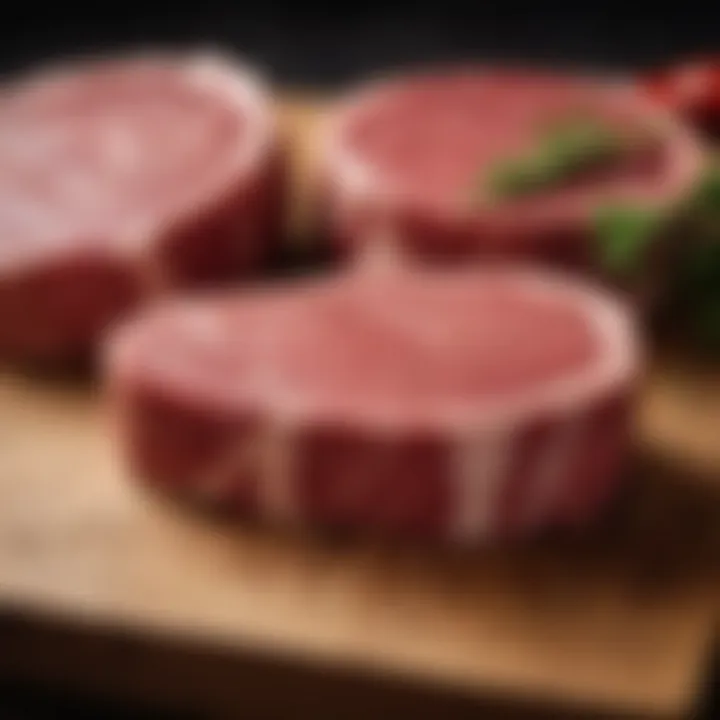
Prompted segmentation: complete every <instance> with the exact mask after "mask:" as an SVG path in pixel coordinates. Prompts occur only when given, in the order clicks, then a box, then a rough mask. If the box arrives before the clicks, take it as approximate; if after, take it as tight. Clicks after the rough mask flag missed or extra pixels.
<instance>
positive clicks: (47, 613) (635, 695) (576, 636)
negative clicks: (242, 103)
mask: <svg viewBox="0 0 720 720" xmlns="http://www.w3.org/2000/svg"><path fill="white" fill-rule="evenodd" d="M284 118H285V119H284V122H285V123H286V126H287V128H288V129H289V130H290V131H291V133H292V134H293V137H294V138H295V145H294V148H295V152H296V160H297V168H298V170H297V171H298V177H305V176H306V172H307V163H308V162H309V158H310V157H311V151H310V150H309V149H308V147H309V146H308V145H307V143H306V141H305V138H307V137H308V128H309V127H310V124H311V123H312V122H313V120H314V109H313V107H312V106H310V105H308V104H301V105H298V104H293V105H291V106H290V108H289V109H286V111H285V116H284ZM298 139H302V140H301V141H298ZM294 222H297V223H300V224H302V223H303V222H307V217H303V216H298V217H296V218H295V219H294ZM719 382H720V373H718V374H716V375H712V374H709V375H708V374H706V375H703V376H701V375H699V374H698V373H697V372H696V371H695V370H694V369H693V368H691V367H690V366H687V365H684V364H683V362H681V361H679V360H677V359H676V358H675V359H673V358H669V359H663V360H662V362H659V363H656V365H655V366H654V369H653V372H652V374H651V377H650V378H649V380H648V387H647V392H646V396H645V402H644V403H643V405H642V408H641V412H640V416H639V419H638V440H639V442H638V445H639V448H640V450H641V452H639V457H640V459H639V460H638V461H637V463H636V466H635V468H634V470H633V473H632V477H631V478H630V482H629V483H628V492H627V496H626V497H625V498H624V499H623V501H622V502H621V503H619V505H618V507H617V508H616V509H615V511H614V512H613V513H611V515H610V516H609V517H608V518H607V521H606V523H604V524H603V526H602V527H601V528H599V529H598V530H597V531H596V532H593V533H592V534H590V535H586V536H584V537H577V538H573V539H567V538H565V539H547V540H544V541H542V542H539V543H538V544H536V545H533V547H531V548H530V547H528V548H515V549H509V550H508V549H506V550H485V551H478V552H464V553H452V552H449V551H441V550H433V549H430V548H419V547H409V546H397V545H396V546H390V545H383V544H381V543H379V542H372V541H359V540H358V541H350V540H344V541H340V540H338V539H334V540H333V539H330V538H323V537H317V536H313V537H311V536H300V535H281V534H277V533H270V532H264V531H262V530H261V529H253V528H247V527H246V528H238V527H232V526H230V525H229V524H228V523H227V522H224V521H221V520H220V519H218V518H211V517H208V516H204V515H201V514H199V513H197V512H194V511H192V510H191V509H189V508H183V507H180V506H178V505H175V504H173V503H172V502H170V501H169V500H167V499H165V498H162V497H159V496H155V495H153V494H151V493H149V492H146V491H144V490H142V489H140V488H139V487H136V486H135V485H134V484H133V483H132V482H129V479H128V478H126V477H124V475H123V473H122V471H121V469H120V465H119V463H118V462H117V461H116V458H115V457H114V454H113V449H112V447H111V446H110V445H109V441H108V439H107V436H106V433H105V422H106V421H105V418H104V417H103V414H102V410H101V406H100V403H99V398H98V393H97V392H96V391H95V389H94V388H92V387H90V386H89V385H88V384H87V383H83V382H75V381H70V380H67V379H65V380H63V379H51V378H47V377H45V378H41V377H29V376H26V375H22V374H19V373H14V372H11V371H7V372H4V373H2V374H0V611H2V617H3V618H4V619H5V621H6V622H5V623H4V624H3V623H0V643H2V642H3V635H2V633H3V632H4V633H6V636H5V637H6V645H5V647H7V648H14V650H12V651H11V654H9V655H8V653H7V652H5V655H4V657H3V659H2V661H0V669H2V670H3V672H9V673H12V672H13V671H17V672H21V673H22V674H32V673H33V672H37V673H38V674H39V675H42V674H43V673H44V672H45V673H50V669H49V668H50V667H51V666H52V667H53V668H54V669H53V670H52V674H55V675H57V676H58V677H61V676H64V675H63V672H65V674H66V675H67V673H70V674H72V672H75V674H76V676H79V677H80V678H82V677H87V678H88V682H90V681H91V680H92V682H93V683H96V684H97V685H98V686H99V687H100V686H104V685H106V684H108V682H109V681H110V680H112V679H114V682H115V683H117V682H118V673H119V672H120V674H121V675H122V672H126V673H127V674H126V675H123V677H124V678H125V679H126V680H127V678H129V677H135V676H136V675H137V672H136V670H135V669H128V668H126V669H125V670H124V671H118V669H117V666H116V665H113V663H114V662H116V661H111V660H107V657H110V655H111V654H110V655H108V656H100V657H105V658H106V662H104V663H103V662H98V661H97V657H98V656H97V655H95V656H93V655H89V656H86V658H85V660H84V662H85V666H84V669H78V668H83V666H82V662H83V661H82V660H81V659H79V658H76V663H75V665H73V663H72V662H70V661H68V662H64V657H63V656H62V655H60V656H53V657H54V658H55V659H54V660H53V659H52V658H51V657H49V656H48V650H47V647H45V646H43V643H42V639H43V637H45V636H47V637H48V638H50V637H51V636H52V633H53V632H57V631H56V630H53V631H52V632H51V631H49V630H47V629H46V628H47V627H48V626H47V623H48V622H50V621H52V623H54V624H59V625H60V626H62V627H63V631H62V632H63V633H66V635H64V636H63V637H66V638H72V637H74V635H73V633H76V634H77V637H80V635H88V634H89V635H91V636H95V635H97V636H98V637H104V638H105V639H104V641H103V642H106V643H109V644H110V645H112V643H113V642H116V641H113V640H112V638H111V637H110V636H106V635H103V633H107V631H108V630H111V631H119V632H121V633H122V634H123V635H124V636H125V637H135V638H138V639H141V640H142V642H144V643H146V644H147V645H148V647H152V646H154V645H160V644H162V643H164V642H167V641H173V642H182V643H185V644H186V646H188V647H194V646H195V644H197V646H198V647H200V646H203V647H206V648H208V647H209V648H212V649H214V650H216V651H218V652H220V651H222V652H223V653H225V654H229V655H230V656H235V655H236V656H238V657H241V656H242V657H243V658H244V663H245V666H244V667H245V668H246V671H245V674H242V673H241V674H240V675H238V674H234V673H226V674H225V675H223V676H222V677H227V682H228V683H229V685H231V686H232V688H234V690H235V694H233V692H231V691H230V689H228V692H227V693H226V696H227V698H230V699H229V700H228V702H231V701H233V702H234V701H236V700H237V697H239V696H242V693H243V688H244V687H245V686H244V685H243V683H244V682H246V683H247V682H251V680H249V679H248V678H253V677H254V678H255V680H252V682H258V681H257V673H256V674H255V675H253V673H252V672H251V671H250V670H249V669H248V668H250V667H256V668H257V667H260V666H261V663H262V662H264V660H263V658H264V659H265V660H267V658H275V659H277V660H278V661H280V660H282V662H284V663H287V665H288V668H290V669H289V670H288V673H289V674H286V675H284V676H283V677H285V680H284V681H283V682H288V683H290V681H289V680H288V677H290V676H291V675H292V669H293V668H295V669H296V670H297V672H300V671H301V669H302V668H305V669H307V668H315V669H316V670H317V671H318V672H323V670H324V669H330V668H334V669H336V670H337V669H339V670H342V672H343V673H345V674H346V675H347V676H349V677H367V678H372V677H375V678H378V679H382V682H383V683H390V684H392V683H395V682H398V683H401V682H402V683H409V684H410V685H411V686H413V687H415V688H416V691H417V692H421V691H422V689H423V688H438V689H442V691H443V692H447V693H451V694H453V693H457V694H462V695H464V696H469V697H472V698H477V699H481V698H485V697H498V698H506V699H509V700H512V701H513V702H520V703H522V702H524V703H531V704H534V705H535V704H537V705H539V706H542V707H558V708H560V707H565V708H584V709H587V710H588V711H589V710H591V709H593V708H594V709H596V710H602V711H603V712H604V713H607V714H612V715H613V716H614V715H616V714H617V716H625V715H626V714H629V713H637V714H639V715H644V716H652V717H661V716H662V717H665V716H667V717H670V716H678V717H679V716H683V715H687V714H689V713H690V712H691V710H692V707H693V702H694V698H695V697H696V694H697V692H698V688H699V684H700V683H701V681H702V679H703V673H704V672H705V669H706V664H707V660H708V652H709V648H710V644H711V641H712V634H713V629H714V625H715V621H716V615H717V609H718V607H720V603H719V602H718V598H719V597H720V595H719V594H718V574H717V571H718V569H719V568H720V565H719V564H718V561H719V560H720V497H719V495H720V487H718V485H717V484H716V481H715V479H714V478H715V477H716V476H718V475H720V473H716V471H718V470H720V447H718V446H719V445H720V442H718V441H719V440H720V437H719V436H718V428H719V427H720V424H718V420H719V419H720V389H719V386H718V383H719ZM20 618H22V623H20V624H19V625H17V624H16V625H12V622H11V621H19V619H20ZM11 626H12V627H14V628H15V630H14V632H15V635H13V634H12V632H10V628H11ZM18 628H21V630H18ZM101 628H103V630H102V632H101V630H100V629H101ZM18 633H19V634H18ZM23 633H25V634H23ZM29 637H32V638H33V642H32V643H30V642H29V641H28V640H27V638H29ZM13 638H14V640H13V641H12V642H11V639H13ZM56 646H57V643H56V644H55V645H54V646H53V647H56ZM48 647H50V646H49V645H48ZM63 647H66V648H67V653H68V655H67V657H68V658H71V657H73V655H72V652H73V641H72V639H69V640H67V639H66V641H65V644H64V645H63ZM148 652H149V650H148ZM2 654H3V653H0V655H2ZM88 657H91V658H92V657H94V658H95V660H88ZM188 657H189V658H195V660H188V663H190V665H189V666H188V667H190V668H194V671H193V670H190V669H187V668H186V670H185V672H187V673H190V674H191V675H192V677H194V678H195V682H194V684H192V687H188V684H187V683H182V682H181V683H173V682H172V681H171V682H168V678H167V669H166V668H165V670H164V671H163V670H161V669H157V668H155V670H153V668H151V667H150V666H145V667H144V674H143V676H142V679H141V680H138V685H137V687H138V688H141V689H142V690H143V692H145V693H146V694H147V695H152V694H153V692H160V690H158V686H160V685H162V684H163V683H164V685H163V687H164V692H165V694H166V695H167V696H168V697H170V696H172V695H173V693H174V694H175V695H176V696H177V697H185V696H187V695H188V693H190V694H192V697H193V701H194V702H196V703H197V704H198V706H202V705H203V703H205V702H207V703H208V704H209V705H212V704H213V702H214V703H216V704H217V702H218V698H219V697H221V696H223V697H225V696H224V695H223V693H222V692H221V691H220V688H219V687H218V683H219V682H220V680H219V679H218V678H219V677H221V675H220V674H218V675H216V676H213V678H212V679H211V678H208V673H207V672H204V673H203V671H202V668H203V667H204V666H203V662H207V659H206V658H205V660H203V657H204V656H201V655H197V654H196V655H193V654H192V653H190V654H189V655H188ZM193 662H195V663H196V664H195V665H192V663H193ZM73 668H75V670H73ZM61 670H62V672H61ZM133 672H134V673H135V674H134V675H133ZM193 673H194V674H193ZM153 678H155V680H156V681H157V682H156V683H155V684H153V683H154V680H153ZM202 678H206V680H207V682H206V684H205V685H204V686H203V685H202ZM76 679H77V677H76ZM110 684H112V683H110ZM123 687H124V692H130V689H129V687H128V686H123ZM203 687H204V688H205V691H204V692H203ZM288 687H290V684H288ZM330 687H331V683H330V682H329V681H328V682H327V683H326V684H325V685H323V684H322V683H319V684H318V686H317V688H318V689H317V692H318V693H319V694H320V695H322V693H323V692H324V690H323V688H325V689H326V690H327V692H328V693H329V692H330V690H329V688H330ZM136 689H137V688H136ZM276 690H277V693H278V694H279V695H281V694H282V687H281V686H278V688H277V689H276ZM288 692H290V691H288ZM348 692H350V691H348ZM193 693H194V694H193ZM232 698H235V700H232ZM359 700H360V698H358V702H359ZM341 702H342V703H345V704H347V703H350V704H352V703H353V700H352V698H348V697H345V696H343V698H342V700H341ZM328 703H329V704H328V705H327V706H323V705H322V703H320V704H319V705H318V707H325V708H326V709H327V710H328V717H337V714H336V713H334V711H333V707H334V706H333V705H332V701H331V700H330V699H329V700H328ZM335 709H336V708H335Z"/></svg>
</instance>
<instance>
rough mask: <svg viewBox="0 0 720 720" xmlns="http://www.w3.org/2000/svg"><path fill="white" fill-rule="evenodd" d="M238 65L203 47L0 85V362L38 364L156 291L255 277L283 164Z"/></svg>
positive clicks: (70, 349)
mask: <svg viewBox="0 0 720 720" xmlns="http://www.w3.org/2000/svg"><path fill="white" fill-rule="evenodd" d="M281 155H282V153H281V152H280V143H279V142H278V136H277V133H276V130H275V126H274V119H273V116H272V111H271V107H270V105H269V102H268V99H267V97H266V94H265V90H264V89H263V86H262V84H261V82H260V81H259V80H258V79H257V78H256V77H255V75H254V74H253V72H252V71H251V70H248V69H246V68H244V67H241V66H239V65H238V64H236V63H234V62H233V61H232V60H230V59H228V58H226V57H224V56H221V55H220V54H219V53H214V52H187V53H177V54H169V53H167V54H162V53H160V54H146V55H142V56H140V55H137V56H132V57H124V58H111V59H97V60H94V61H84V62H81V61H77V62H71V63H69V64H67V65H64V66H62V67H57V68H55V69H50V70H43V71H36V72H34V73H32V74H31V75H30V76H28V77H24V78H21V79H18V80H16V81H15V82H13V83H12V84H9V85H6V86H5V87H4V88H3V89H2V91H1V92H0V356H2V357H6V358H12V359H32V360H41V361H48V360H50V361H53V360H55V359H60V358H62V359H65V358H67V357H74V356H75V355H77V354H83V353H85V352H87V350H89V349H91V348H92V346H93V344H94V343H95V342H96V340H97V338H98V335H99V333H101V332H102V330H103V329H104V328H105V327H106V325H107V324H108V322H110V321H111V320H113V319H115V318H116V317H117V316H118V315H120V314H121V313H122V312H123V311H125V310H126V309H127V308H129V307H132V306H134V305H136V304H137V303H138V302H140V301H142V300H144V299H146V298H148V297H151V296H155V295H156V294H158V293H162V292H165V291H167V290H169V289H170V288H175V287H182V286H195V285H202V284H204V283H213V282H221V281H226V280H230V279H232V278H236V277H238V276H242V275H245V274H247V273H249V272H250V271H252V270H253V269H254V268H256V267H257V266H258V265H259V264H260V263H261V262H263V259H264V257H265V256H266V255H267V251H268V249H269V247H270V246H271V244H272V243H273V242H274V240H275V239H276V238H277V237H278V236H279V235H278V233H279V231H280V218H281V215H282V213H281V212H280V209H281V208H280V205H281V203H282V200H283V182H282V178H283V174H284V172H283V161H282V157H281Z"/></svg>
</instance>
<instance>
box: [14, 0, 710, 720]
mask: <svg viewBox="0 0 720 720" xmlns="http://www.w3.org/2000/svg"><path fill="white" fill-rule="evenodd" d="M713 6H716V7H715V8H714V9H713ZM0 7H1V8H2V15H0V71H3V72H6V73H10V74H11V73H12V72H13V71H15V70H17V69H19V68H22V67H26V66H30V65H33V64H36V63H38V62H42V61H49V60H52V59H54V58H57V57H62V56H65V55H77V54H84V53H89V52H90V53H91V52H97V51H108V50H115V49H125V48H132V47H135V46H139V45H140V46H142V45H151V44H158V43H160V44H163V45H181V46H182V45H188V44H190V45H197V44H206V43H210V44H219V45H221V46H224V47H227V48H229V49H232V50H235V51H237V52H239V53H241V54H243V55H246V56H247V57H248V58H250V59H252V60H253V61H254V62H256V63H257V64H259V65H260V67H261V68H263V69H264V70H265V71H266V72H268V74H269V75H270V77H271V78H272V79H274V80H275V82H276V83H278V84H279V85H281V86H294V87H297V86H313V87H317V88H336V87H338V86H341V85H342V84H344V83H348V82H352V81H355V80H357V79H359V78H362V77H363V76H365V75H368V74H371V73H375V72H378V71H382V70H385V69H392V68H399V67H402V66H405V65H411V64H414V63H419V62H422V63H429V62H432V61H440V60H442V61H446V60H459V59H480V60H491V61H501V62H519V63H522V62H533V63H542V64H545V65H551V66H552V65H572V66H575V67H586V68H592V69H602V70H605V69H610V70H621V71H623V70H624V71H630V72H641V71H643V70H645V69H649V68H652V67H653V66H657V65H663V64H665V63H669V62H672V61H674V60H676V59H679V58H684V57H687V56H688V55H695V54H706V53H709V52H713V51H715V52H718V53H720V3H718V2H713V1H712V0H707V1H706V2H705V3H702V2H697V3H695V2H677V0H676V1H675V2H673V1H672V0H665V3H664V4H657V3H650V2H648V3H647V5H644V4H643V3H641V2H633V1H632V0H627V1H626V2H625V3H616V4H613V3H608V2H604V3H593V4H591V3H589V2H581V1H580V0H578V2H576V3H574V4H570V3H567V4H560V3H558V4H553V5H551V4H549V3H542V2H532V3H527V4H521V3H517V2H510V1H508V0H506V1H504V2H502V1H501V2H484V1H483V0H475V2H467V3H459V2H453V1H452V0H434V2H428V3H426V4H423V3H422V2H418V3H410V2H386V3H382V4H381V3H373V2H363V3H350V2H345V3H333V4H328V5H326V6H324V5H321V4H320V3H301V2H298V3H293V4H290V3H273V2H267V1H264V0H255V1H254V2H253V3H252V4H250V3H247V2H243V1H242V0H236V2H226V3H211V2H203V1H202V0H199V1H198V0H188V1H187V2H186V3H184V2H182V0H178V1H177V2H175V3H150V2H146V3H139V2H133V1H132V0H128V2H120V3H118V2H98V3H90V2H88V1H87V0H85V2H82V3H75V4H72V3H51V2H46V3H33V2H27V3H8V2H6V3H3V4H2V6H0ZM1 651H2V639H1V638H0V652H1ZM708 695H710V693H708ZM705 704H706V705H707V706H708V709H707V711H706V716H707V717H708V718H710V717H720V706H719V705H718V702H717V698H716V699H714V700H712V699H711V698H710V697H708V698H707V700H706V702H705ZM713 708H714V709H713ZM64 713H68V714H72V715H73V716H74V717H78V718H112V717H142V716H143V715H142V713H140V714H139V715H138V714H137V713H136V712H135V711H130V709H124V708H117V707H116V708H113V709H111V708H108V707H106V706H105V705H104V704H103V703H102V702H101V701H98V700H97V699H93V700H92V701H91V700H88V699H87V698H75V697H68V696H67V695H66V694H63V693H59V694H58V693H57V692H55V691H52V690H47V689H39V688H35V687H30V686H26V685H24V686H18V685H11V684H2V683H0V718H5V717H12V718H54V717H59V716H60V715H62V714H64ZM153 717H158V716H157V715H155V714H153Z"/></svg>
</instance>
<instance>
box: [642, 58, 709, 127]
mask: <svg viewBox="0 0 720 720" xmlns="http://www.w3.org/2000/svg"><path fill="white" fill-rule="evenodd" d="M642 85H643V87H644V88H645V90H646V92H648V93H649V94H650V95H651V96H652V97H653V98H654V99H655V100H657V101H659V102H660V103H662V104H663V105H665V106H666V107H668V108H670V109H671V110H672V111H673V112H677V113H679V114H680V115H682V116H683V117H685V118H687V119H688V120H689V121H690V122H692V123H694V124H696V125H697V126H698V127H699V128H701V129H702V130H704V131H706V132H709V133H710V134H712V135H714V136H716V137H720V56H718V57H709V58H701V59H697V60H692V61H689V62H686V63H681V64H679V65H677V66H674V67H670V68H667V69H664V70H661V71H659V72H655V73H651V74H650V75H649V76H646V77H645V78H644V79H643V81H642Z"/></svg>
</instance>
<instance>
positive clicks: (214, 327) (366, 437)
mask: <svg viewBox="0 0 720 720" xmlns="http://www.w3.org/2000/svg"><path fill="white" fill-rule="evenodd" d="M106 351H107V352H106V354H105V356H104V358H105V363H106V364H105V372H106V376H105V377H106V383H107V386H106V387H107V391H108V398H109V405H110V408H111V409H112V415H111V417H112V418H113V425H114V430H115V432H116V438H118V439H119V448H120V450H119V453H120V457H121V458H122V460H123V462H124V463H125V464H126V467H128V468H129V470H130V472H131V474H132V476H134V477H136V478H139V479H141V480H143V481H145V482H146V483H149V484H151V485H153V486H157V487H160V488H163V489H165V490H166V491H170V492H171V493H177V494H179V495H180V496H184V497H192V498H195V499H199V500H202V501H205V502H208V503H211V504H213V505H216V506H218V507H222V508H225V509H227V510H230V511H232V512H236V513H238V514H239V515H241V516H245V517H248V516H249V517H256V518H259V519H260V520H262V521H267V522H268V523H287V524H291V525H293V524H300V525H302V524H306V525H308V526H313V525H317V526H320V527H335V528H345V529H351V530H354V529H365V530H369V531H372V532H375V531H377V532H379V533H380V534H384V533H390V534H395V533H400V534H409V535H415V536H420V537H429V538H435V539H445V540H455V541H458V542H474V541H484V540H492V539H495V538H501V537H512V536H525V535H528V534H531V533H533V532H534V531H536V530H538V529H540V528H544V527H547V526H554V525H555V526H563V525H566V526H567V525H580V526H582V525H583V524H584V523H586V522H589V521H591V520H592V519H593V518H595V517H596V516H597V513H598V512H599V511H600V509H601V508H602V507H603V506H604V505H605V504H606V502H607V501H608V500H609V499H610V498H611V497H612V495H613V490H614V489H615V488H616V486H617V483H618V479H619V473H620V469H621V467H620V466H621V462H622V459H623V455H624V452H625V449H626V444H627V441H628V421H629V416H630V413H631V412H632V406H633V398H634V395H635V388H636V384H637V382H636V381H637V380H638V373H639V372H640V367H641V360H640V355H639V350H638V345H637V343H636V340H635V334H634V319H633V315H632V314H631V313H630V312H629V311H628V310H627V309H626V308H625V306H624V305H623V304H622V303H621V302H620V301H618V300H617V299H614V298H613V297H612V296H611V295H608V294H606V293H605V292H604V291H602V290H600V289H598V288H596V287H595V286H594V285H590V284H586V283H584V282H581V281H579V280H573V279H569V278H568V277H566V276H565V275H563V274H556V273H554V272H552V271H540V272H538V271H537V270H533V269H529V268H527V269H526V268H522V267H501V266H499V265H497V266H493V267H490V268H486V269H469V270H466V271H464V270H457V271H455V272H448V271H439V270H432V269H425V270H412V271H411V270H410V269H405V270H400V269H394V270H393V271H391V272H375V273H370V272H357V271H353V272H352V273H347V274H343V275H339V276H337V277H333V278H329V279H328V278H325V279H322V280H319V281H315V282H308V281H304V282H302V283H301V282H299V281H296V283H290V284H287V285H282V286H275V287H267V288H258V289H254V290H252V291H248V292H246V293H243V294H237V295H231V294H227V293H217V292H216V293H213V294H212V295H210V296H205V297H202V298H200V297H195V298H192V299H191V298H182V299H181V298H177V299H174V300H172V301H168V302H165V303H162V304H159V305H157V306H155V307H153V308H149V309H146V310H145V311H144V312H143V313H142V315H141V316H140V317H137V318H134V319H132V320H130V321H128V322H126V323H123V324H122V325H121V326H120V327H119V328H117V329H116V331H115V332H114V333H113V334H112V335H111V337H110V340H109V343H108V346H107V348H106Z"/></svg>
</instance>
